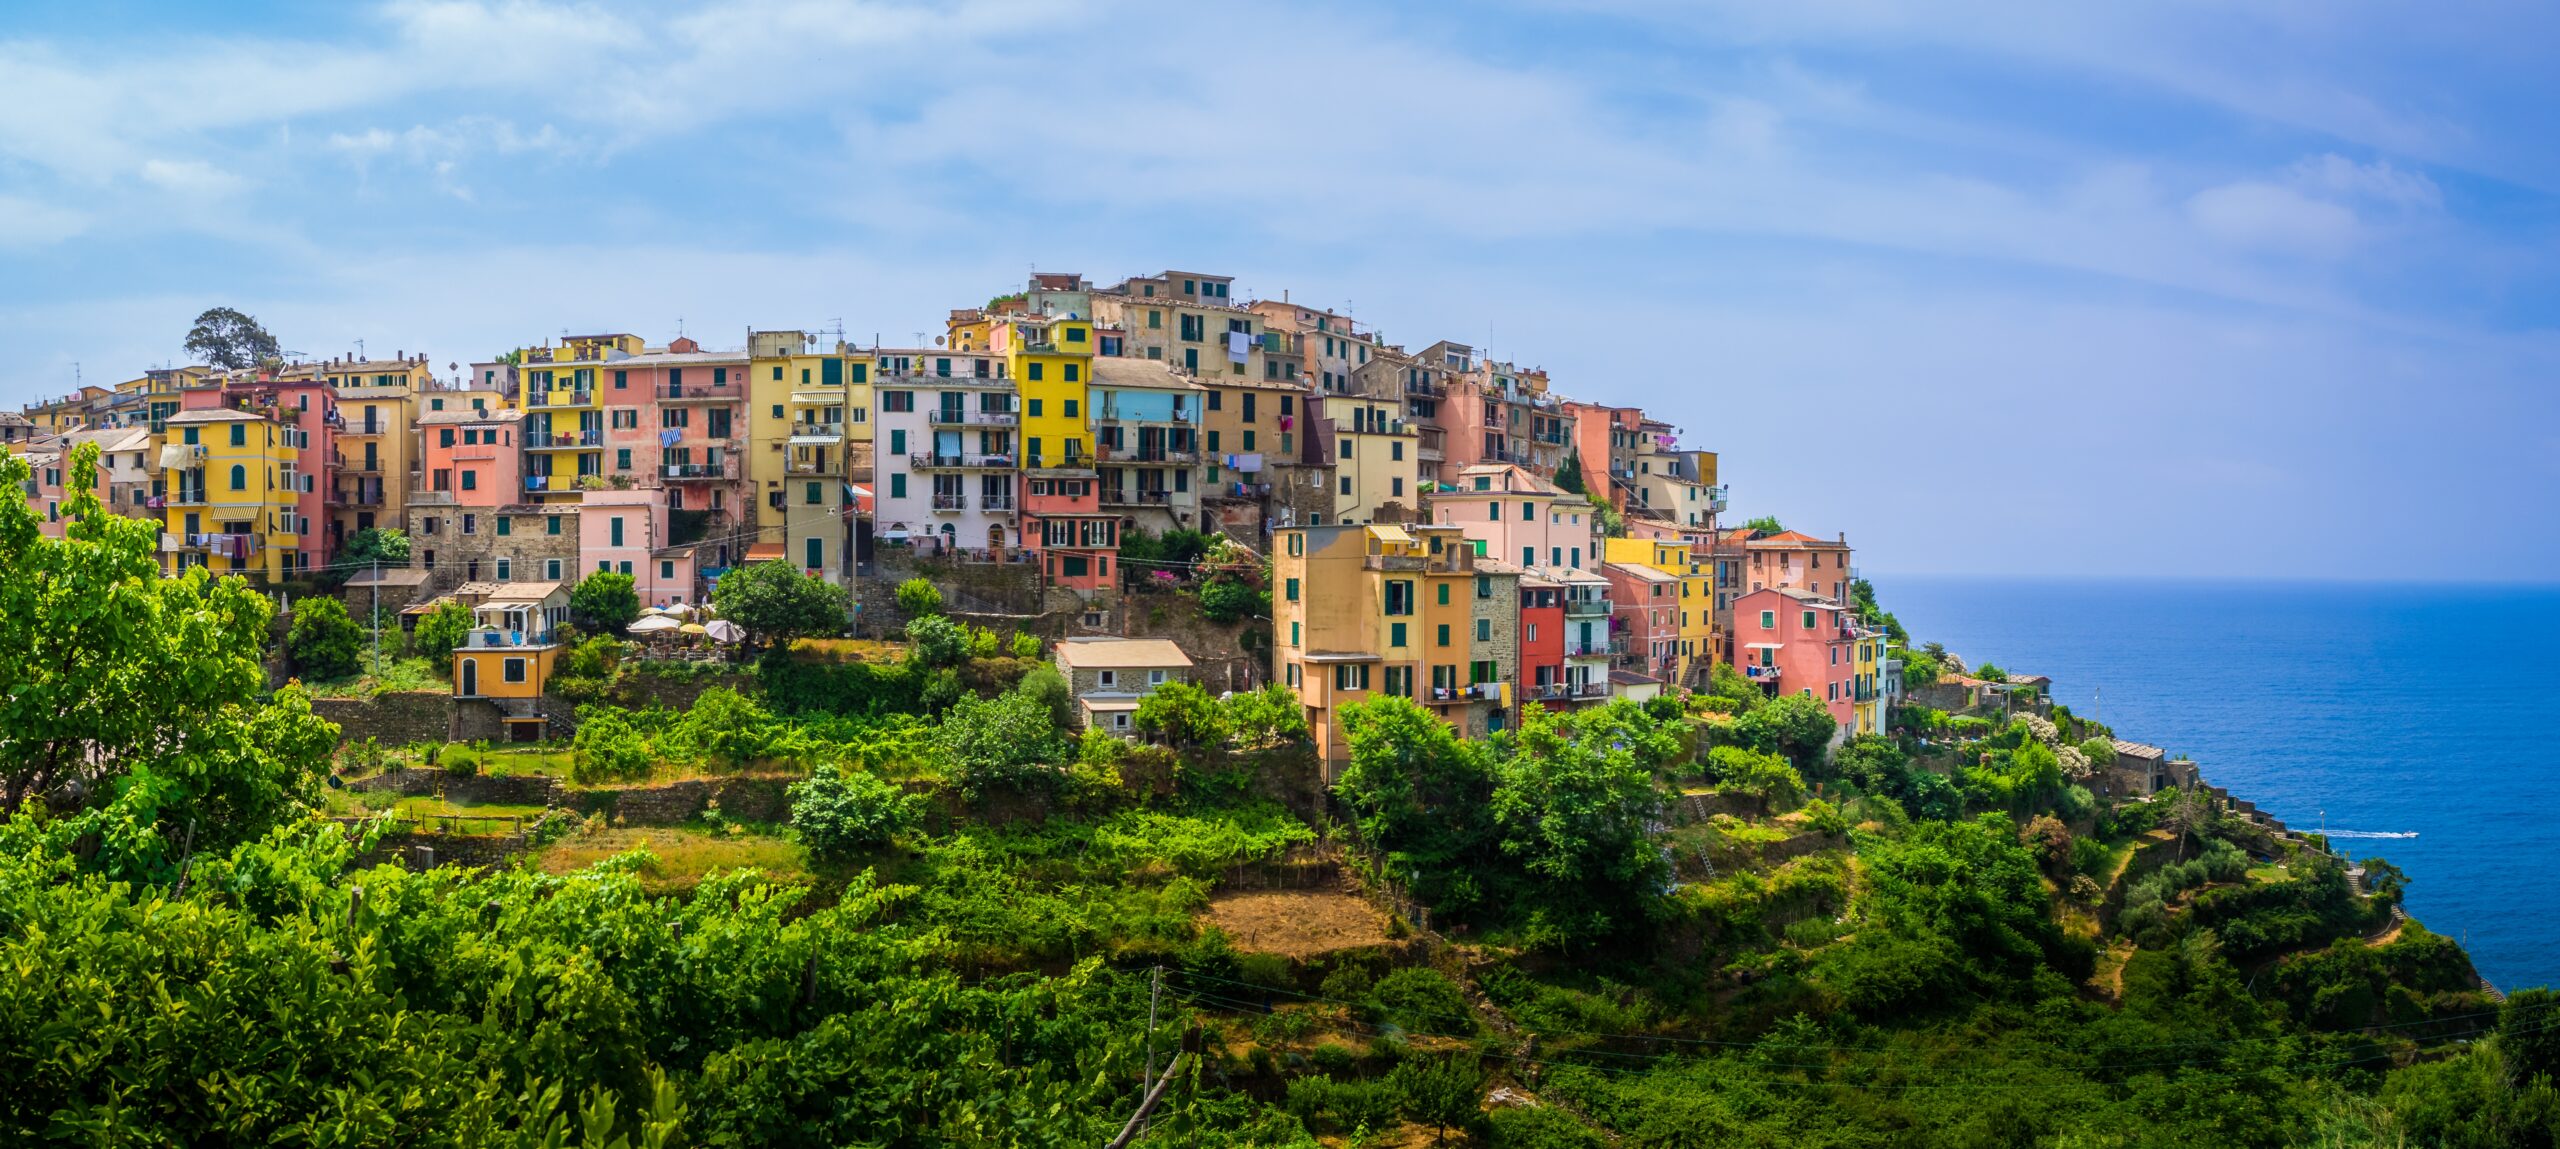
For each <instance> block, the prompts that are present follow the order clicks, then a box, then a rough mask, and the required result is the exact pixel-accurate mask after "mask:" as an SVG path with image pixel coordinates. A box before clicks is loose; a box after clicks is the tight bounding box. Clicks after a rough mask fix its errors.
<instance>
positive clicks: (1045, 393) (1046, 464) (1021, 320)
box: [990, 315, 1094, 471]
mask: <svg viewBox="0 0 2560 1149" xmlns="http://www.w3.org/2000/svg"><path fill="white" fill-rule="evenodd" d="M990 340H991V343H992V346H991V348H990V349H991V350H993V351H994V352H995V353H996V354H999V355H1002V356H1004V362H1005V372H1006V374H1008V375H1011V376H1012V377H1013V386H1014V391H1015V392H1016V393H1017V394H1018V395H1020V396H1021V400H1022V466H1023V469H1024V470H1070V471H1082V470H1090V469H1092V467H1093V432H1092V430H1091V428H1092V425H1093V417H1094V416H1093V405H1092V392H1091V386H1092V383H1093V321H1092V320H1090V319H1068V318H1065V317H1063V316H1048V315H1008V316H1005V317H1003V320H1002V321H1001V322H999V323H998V324H997V325H996V326H995V329H994V331H993V332H992V333H991V335H990Z"/></svg>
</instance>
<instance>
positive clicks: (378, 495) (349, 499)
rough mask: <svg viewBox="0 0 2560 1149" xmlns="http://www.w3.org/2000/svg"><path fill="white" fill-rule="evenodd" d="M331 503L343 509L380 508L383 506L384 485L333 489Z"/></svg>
mask: <svg viewBox="0 0 2560 1149" xmlns="http://www.w3.org/2000/svg"><path fill="white" fill-rule="evenodd" d="M329 501H330V502H331V503H332V504H335V505H337V506H341V507H379V506H381V505H382V485H381V484H379V483H373V484H367V485H364V486H358V487H333V488H331V489H330V491H329Z"/></svg>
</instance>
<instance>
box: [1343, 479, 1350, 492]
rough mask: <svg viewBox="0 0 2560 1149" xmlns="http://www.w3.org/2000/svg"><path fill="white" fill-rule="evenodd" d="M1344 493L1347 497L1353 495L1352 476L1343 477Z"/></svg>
mask: <svg viewBox="0 0 2560 1149" xmlns="http://www.w3.org/2000/svg"><path fill="white" fill-rule="evenodd" d="M1342 493H1343V494H1346V495H1348V494H1350V493H1351V476H1349V475H1344V476H1343V477H1342Z"/></svg>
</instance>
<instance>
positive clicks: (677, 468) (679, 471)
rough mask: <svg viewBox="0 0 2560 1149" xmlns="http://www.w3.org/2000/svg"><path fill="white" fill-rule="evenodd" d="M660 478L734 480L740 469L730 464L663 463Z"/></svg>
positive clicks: (659, 469)
mask: <svg viewBox="0 0 2560 1149" xmlns="http://www.w3.org/2000/svg"><path fill="white" fill-rule="evenodd" d="M658 472H659V475H660V477H662V478H668V479H734V478H737V477H738V468H737V467H736V466H735V465H734V464H730V463H662V464H660V465H659V467H658Z"/></svg>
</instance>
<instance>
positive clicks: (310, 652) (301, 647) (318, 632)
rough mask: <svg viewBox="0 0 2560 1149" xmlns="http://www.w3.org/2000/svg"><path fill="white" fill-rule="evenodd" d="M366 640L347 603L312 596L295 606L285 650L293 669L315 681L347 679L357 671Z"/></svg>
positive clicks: (320, 596)
mask: <svg viewBox="0 0 2560 1149" xmlns="http://www.w3.org/2000/svg"><path fill="white" fill-rule="evenodd" d="M363 640H364V636H363V632H362V631H360V630H358V629H357V627H356V623H355V620H354V619H351V618H348V617H347V607H346V604H344V603H341V602H339V601H338V600H336V599H334V598H330V597H328V596H326V595H309V596H306V597H305V598H303V600H302V601H301V602H300V603H299V604H297V605H295V607H294V609H293V627H292V629H291V630H289V631H287V632H286V633H285V641H284V646H285V653H286V654H287V655H288V656H289V657H291V658H292V659H293V667H294V670H295V671H296V672H298V673H300V674H302V675H303V676H305V677H307V678H311V679H315V680H326V679H332V678H345V677H347V676H348V675H351V674H354V673H355V672H356V666H357V661H356V659H357V655H358V653H359V651H360V649H361V647H362V644H363Z"/></svg>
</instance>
